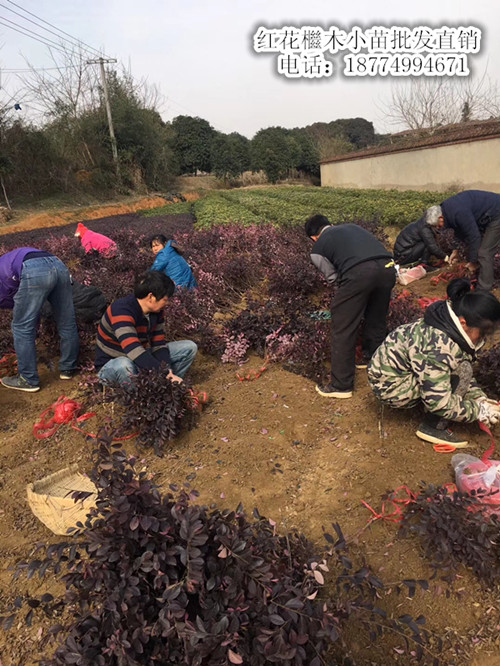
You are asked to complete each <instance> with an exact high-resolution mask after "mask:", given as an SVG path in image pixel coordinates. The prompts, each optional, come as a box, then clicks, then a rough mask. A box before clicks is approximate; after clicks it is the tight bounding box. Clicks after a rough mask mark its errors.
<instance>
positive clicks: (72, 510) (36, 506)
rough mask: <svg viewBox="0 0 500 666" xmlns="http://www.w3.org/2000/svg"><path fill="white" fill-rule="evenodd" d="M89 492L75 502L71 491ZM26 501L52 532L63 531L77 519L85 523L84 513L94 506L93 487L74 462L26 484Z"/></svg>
mask: <svg viewBox="0 0 500 666" xmlns="http://www.w3.org/2000/svg"><path fill="white" fill-rule="evenodd" d="M76 491H83V492H89V493H92V495H91V496H89V497H87V498H86V499H84V500H79V501H78V502H75V501H74V500H73V498H72V496H71V495H72V493H74V492H76ZM26 492H27V494H28V502H29V505H30V507H31V510H32V511H33V513H34V514H35V516H36V517H37V518H38V519H39V520H41V521H42V523H44V525H46V526H47V527H48V528H49V530H52V532H54V534H66V535H67V533H68V529H69V528H70V527H75V526H76V523H77V522H78V521H80V522H82V523H85V520H86V519H87V514H88V512H89V511H90V509H92V508H93V507H95V502H96V498H97V489H96V487H95V485H94V484H93V483H92V481H91V480H90V479H88V478H87V477H86V476H83V475H82V474H79V473H78V465H71V466H70V467H66V468H65V469H62V470H60V471H59V472H54V474H50V475H49V476H46V477H45V478H43V479H40V480H39V481H35V482H34V483H29V484H28V485H27V487H26Z"/></svg>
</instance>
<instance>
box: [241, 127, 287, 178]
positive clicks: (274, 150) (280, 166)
mask: <svg viewBox="0 0 500 666" xmlns="http://www.w3.org/2000/svg"><path fill="white" fill-rule="evenodd" d="M292 150H293V146H292V144H291V142H290V141H289V137H288V131H287V130H286V129H284V128H283V127H268V128H266V129H262V130H260V131H259V132H257V134H256V135H255V136H254V137H253V139H252V142H251V147H250V154H251V160H252V169H253V170H254V171H260V170H261V169H262V171H264V173H265V174H266V176H267V179H268V180H269V182H270V183H276V182H278V180H280V179H281V178H285V177H286V175H287V173H288V170H289V169H290V168H292V167H293V164H292V163H291V154H292Z"/></svg>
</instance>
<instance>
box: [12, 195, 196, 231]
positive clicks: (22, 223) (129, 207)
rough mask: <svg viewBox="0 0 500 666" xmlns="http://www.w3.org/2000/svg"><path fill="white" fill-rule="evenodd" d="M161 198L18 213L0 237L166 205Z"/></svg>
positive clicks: (145, 198) (187, 197)
mask: <svg viewBox="0 0 500 666" xmlns="http://www.w3.org/2000/svg"><path fill="white" fill-rule="evenodd" d="M185 198H186V199H187V200H188V201H192V200H195V199H197V198H198V195H197V194H195V193H187V194H186V195H185ZM168 203H170V202H168V201H166V200H165V199H164V198H163V197H159V196H154V197H143V198H141V199H138V200H135V201H131V202H124V203H116V204H109V205H104V206H102V205H95V206H85V207H80V208H72V209H69V210H64V211H61V210H60V209H59V210H53V211H47V212H33V213H26V214H23V213H19V214H17V215H16V216H15V218H14V219H13V220H11V221H10V222H7V223H6V224H4V225H1V226H0V237H1V236H3V235H5V234H12V233H16V232H18V231H29V230H31V229H45V228H48V227H59V226H63V225H65V224H69V223H74V222H82V221H84V220H97V219H100V218H103V217H109V216H112V215H123V214H125V213H135V212H136V211H138V210H149V209H151V208H158V207H160V206H165V205H167V204H168Z"/></svg>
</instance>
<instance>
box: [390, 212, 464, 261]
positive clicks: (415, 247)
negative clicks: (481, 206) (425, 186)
mask: <svg viewBox="0 0 500 666" xmlns="http://www.w3.org/2000/svg"><path fill="white" fill-rule="evenodd" d="M443 227H444V222H443V220H442V218H439V219H436V218H432V219H431V220H430V221H427V218H426V216H425V215H424V217H421V218H420V220H417V221H416V222H412V223H411V224H409V225H408V226H406V227H405V228H404V229H403V230H402V231H401V232H400V233H399V235H398V237H397V238H396V242H395V244H394V261H395V262H396V263H397V264H400V265H401V266H408V265H412V264H414V263H423V264H425V265H426V266H431V257H436V258H437V259H441V260H442V261H444V262H445V263H447V264H451V263H453V261H454V259H455V258H456V256H457V254H458V252H457V251H456V250H454V251H453V252H452V253H451V254H450V255H449V256H448V255H447V254H446V252H445V251H444V250H442V249H441V248H440V247H439V245H438V243H437V240H436V232H437V230H438V229H442V228H443Z"/></svg>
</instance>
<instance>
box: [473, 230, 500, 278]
mask: <svg viewBox="0 0 500 666" xmlns="http://www.w3.org/2000/svg"><path fill="white" fill-rule="evenodd" d="M499 248H500V220H492V221H491V222H490V223H489V224H488V226H487V227H486V230H485V232H484V236H483V239H482V241H481V247H480V248H479V254H478V262H479V279H478V281H477V286H478V287H479V289H486V291H491V289H493V283H494V281H495V276H494V270H495V254H496V253H497V252H498V250H499Z"/></svg>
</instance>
